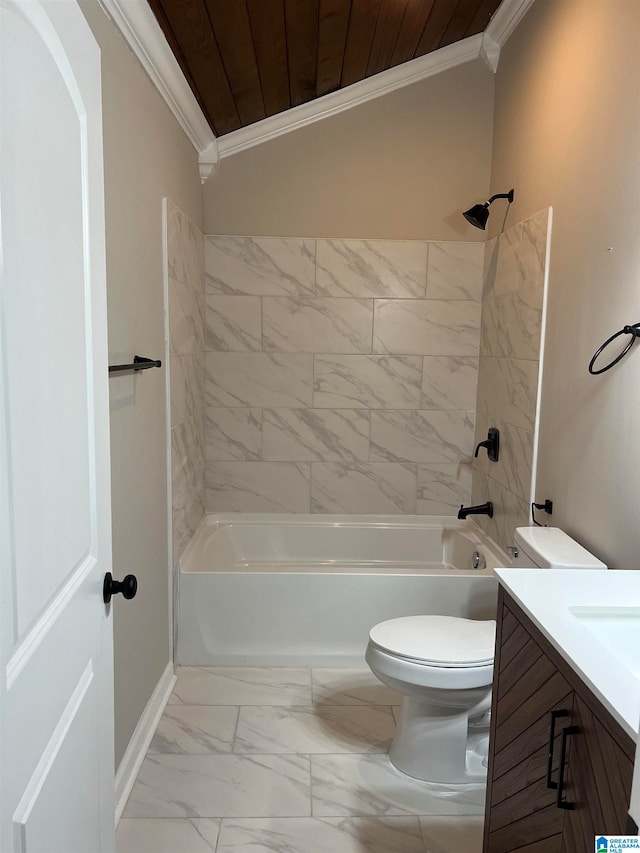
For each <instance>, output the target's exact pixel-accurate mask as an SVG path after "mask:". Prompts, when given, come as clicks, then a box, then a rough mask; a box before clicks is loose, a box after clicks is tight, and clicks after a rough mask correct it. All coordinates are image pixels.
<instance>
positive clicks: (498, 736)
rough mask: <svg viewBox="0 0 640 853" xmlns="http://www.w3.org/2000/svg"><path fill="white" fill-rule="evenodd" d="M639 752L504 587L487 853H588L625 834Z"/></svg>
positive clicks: (495, 684)
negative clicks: (599, 840)
mask: <svg viewBox="0 0 640 853" xmlns="http://www.w3.org/2000/svg"><path fill="white" fill-rule="evenodd" d="M563 751H564V756H562V753H563ZM634 752H635V744H634V742H633V741H632V739H631V738H630V737H629V736H628V735H627V734H626V732H624V731H623V730H622V728H621V727H620V726H619V724H618V723H617V722H616V721H615V720H614V719H613V718H612V717H611V715H610V714H609V712H608V711H607V710H606V709H605V708H604V706H603V705H602V704H601V702H600V701H599V700H598V699H597V698H596V697H595V696H594V695H593V694H592V693H591V692H590V691H589V689H588V688H587V687H586V685H585V684H584V683H583V682H582V681H581V680H580V678H579V677H578V676H577V675H576V674H575V673H574V672H573V670H572V669H571V667H570V666H569V665H568V664H567V663H566V661H564V659H563V658H562V657H561V656H560V654H559V653H558V652H557V651H556V650H555V649H554V648H553V646H552V645H551V644H550V643H549V642H548V641H547V640H546V638H545V637H543V635H542V634H541V633H540V631H539V630H538V629H537V628H536V627H535V625H534V624H533V623H532V622H531V620H530V619H529V618H528V617H527V616H526V615H525V613H524V612H523V611H522V610H521V609H520V607H519V606H518V605H517V604H516V603H515V602H514V601H513V600H512V599H511V598H510V596H509V595H508V593H506V592H505V591H504V590H503V589H502V587H500V592H499V597H498V631H497V641H496V658H495V669H494V681H493V700H492V708H491V740H490V748H489V772H488V783H487V805H486V813H485V830H484V847H483V851H484V853H508V851H516V850H522V851H523V853H542V851H544V853H584V851H588V850H592V849H593V843H594V836H595V835H615V834H617V833H619V834H624V831H625V825H626V820H627V809H628V805H629V799H630V796H631V778H632V774H633V756H634ZM562 757H564V761H562V762H561V759H562ZM559 785H560V786H561V787H560V798H558V786H559Z"/></svg>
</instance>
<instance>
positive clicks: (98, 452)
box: [0, 0, 114, 853]
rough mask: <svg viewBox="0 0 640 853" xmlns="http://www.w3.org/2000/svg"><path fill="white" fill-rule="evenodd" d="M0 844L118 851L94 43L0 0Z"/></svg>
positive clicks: (71, 16) (71, 15)
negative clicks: (105, 586)
mask: <svg viewBox="0 0 640 853" xmlns="http://www.w3.org/2000/svg"><path fill="white" fill-rule="evenodd" d="M0 111H1V112H0V263H1V267H0V272H1V279H0V583H1V604H0V606H1V611H0V623H1V624H0V631H1V634H0V644H1V646H0V647H1V658H0V705H1V707H0V715H1V728H0V750H1V751H0V762H1V764H0V781H1V786H2V787H1V791H0V801H1V804H0V813H1V821H2V823H1V826H0V850H1V851H2V853H18V851H24V853H94V851H95V853H98V851H100V853H102V851H109V850H112V849H113V847H114V807H113V794H114V768H113V672H112V669H113V664H112V660H113V659H112V624H111V617H110V613H109V608H108V607H105V605H104V603H103V601H102V583H103V578H104V575H105V572H107V571H109V570H110V569H111V517H110V488H109V421H108V389H107V382H108V378H107V341H106V294H105V248H104V188H103V166H102V106H101V90H100V51H99V48H98V45H97V43H96V41H95V39H94V38H93V35H92V33H91V31H90V29H89V27H88V25H87V23H86V21H85V19H84V16H83V15H82V12H81V11H80V8H79V6H78V5H77V3H76V0H0Z"/></svg>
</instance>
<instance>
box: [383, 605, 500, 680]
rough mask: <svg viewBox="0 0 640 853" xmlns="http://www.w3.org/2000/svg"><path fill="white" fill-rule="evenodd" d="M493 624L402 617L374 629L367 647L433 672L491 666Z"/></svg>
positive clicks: (461, 620) (493, 637)
mask: <svg viewBox="0 0 640 853" xmlns="http://www.w3.org/2000/svg"><path fill="white" fill-rule="evenodd" d="M495 635H496V623H495V621H494V620H486V621H476V620H473V619H461V618H459V617H456V616H402V617H400V618H399V619H389V620H387V621H386V622H380V623H379V624H378V625H375V626H374V627H373V628H372V629H371V631H370V633H369V643H370V645H372V646H374V647H375V648H376V649H377V650H378V651H380V652H382V653H383V654H384V655H386V656H390V657H392V658H397V659H399V660H405V661H407V662H411V663H414V664H417V665H421V666H424V667H434V668H437V669H449V670H450V669H468V668H483V667H488V666H493V657H494V649H495Z"/></svg>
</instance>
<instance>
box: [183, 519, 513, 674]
mask: <svg viewBox="0 0 640 853" xmlns="http://www.w3.org/2000/svg"><path fill="white" fill-rule="evenodd" d="M474 551H479V552H480V553H481V554H482V555H483V557H484V560H486V568H483V569H474V568H473V567H472V555H473V553H474ZM508 565H510V561H509V558H508V556H507V555H506V554H505V553H504V552H503V551H501V550H500V549H499V548H498V546H497V545H496V544H495V543H493V542H492V541H491V540H490V539H488V538H487V537H486V536H485V535H484V534H483V533H482V531H481V530H480V528H479V527H478V526H477V525H476V524H475V523H474V522H473V521H457V520H455V519H452V518H450V517H446V518H445V517H438V516H409V517H406V516H404V517H399V516H370V515H369V516H318V515H277V514H246V513H226V514H219V515H208V516H206V517H205V519H204V520H203V523H202V524H201V526H200V528H199V529H198V531H197V532H196V534H195V536H194V538H193V540H192V541H191V543H190V544H189V547H188V548H187V550H186V551H185V554H184V557H183V558H182V561H181V565H180V578H179V595H178V599H179V601H178V625H177V634H178V636H177V647H176V656H177V661H178V663H180V664H191V665H220V664H221V665H225V664H226V665H255V666H296V665H299V666H355V665H361V664H362V663H363V660H364V651H365V648H366V645H367V639H368V635H369V629H370V628H371V627H372V626H373V625H375V624H376V623H377V622H381V621H383V620H384V619H392V618H394V617H396V616H405V615H414V614H415V615H417V614H421V613H434V614H436V613H437V614H444V615H450V616H468V617H470V618H474V619H490V618H494V617H495V610H496V597H497V583H496V580H495V578H494V576H493V571H492V569H493V568H495V567H497V566H508Z"/></svg>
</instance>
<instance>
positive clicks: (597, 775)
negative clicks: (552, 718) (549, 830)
mask: <svg viewBox="0 0 640 853" xmlns="http://www.w3.org/2000/svg"><path fill="white" fill-rule="evenodd" d="M572 722H573V723H574V724H575V725H576V726H577V728H578V731H577V733H576V734H575V735H572V736H571V740H572V744H571V760H570V761H569V762H568V765H567V770H566V773H565V783H564V786H563V788H564V799H565V801H566V802H567V803H568V804H570V805H571V806H572V807H573V808H571V809H570V810H568V811H567V813H566V817H565V824H564V835H563V845H562V853H583V851H584V850H592V849H593V841H594V838H595V837H596V836H598V835H624V834H625V826H626V822H627V807H628V804H629V800H630V798H631V778H632V775H633V761H632V759H631V758H630V756H629V755H628V754H627V753H626V752H625V751H624V750H623V749H622V748H621V747H620V745H619V744H618V743H617V742H616V740H614V738H613V737H612V736H611V734H610V733H609V731H608V730H607V728H605V726H604V725H603V723H602V722H601V721H600V720H599V719H598V717H596V716H595V714H593V713H592V711H591V710H590V709H589V708H588V707H587V705H586V704H585V703H584V702H583V701H582V700H581V699H580V698H578V697H577V696H576V699H575V705H574V715H573V721H572Z"/></svg>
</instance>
